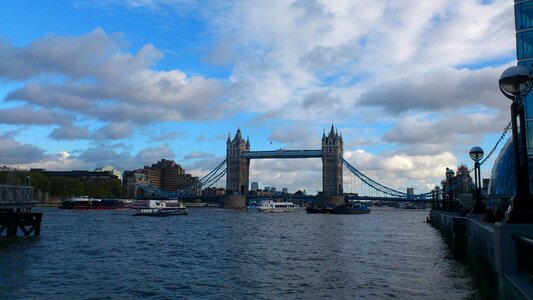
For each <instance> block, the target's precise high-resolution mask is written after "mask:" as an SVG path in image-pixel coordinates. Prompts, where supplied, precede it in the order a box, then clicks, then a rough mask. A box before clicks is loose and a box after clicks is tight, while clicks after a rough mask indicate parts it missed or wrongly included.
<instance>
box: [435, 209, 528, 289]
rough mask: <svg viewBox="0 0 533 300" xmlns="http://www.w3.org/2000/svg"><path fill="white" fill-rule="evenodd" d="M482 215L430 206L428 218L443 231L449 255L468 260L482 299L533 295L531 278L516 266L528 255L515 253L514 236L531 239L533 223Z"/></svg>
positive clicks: (522, 262)
mask: <svg viewBox="0 0 533 300" xmlns="http://www.w3.org/2000/svg"><path fill="white" fill-rule="evenodd" d="M483 217H484V216H483V215H473V214H471V215H468V216H466V217H464V216H460V215H459V213H454V212H445V211H439V210H432V211H431V213H430V216H429V220H428V221H429V222H430V223H431V224H432V225H433V226H435V227H436V228H437V229H438V230H439V231H440V232H441V233H442V235H443V237H444V240H445V241H446V243H447V244H448V246H449V247H450V250H451V251H452V254H453V257H454V258H456V259H460V260H463V261H465V262H466V263H468V264H469V265H470V266H471V267H472V270H473V272H474V275H475V276H476V279H477V283H478V286H479V289H480V292H481V296H482V298H483V299H533V282H531V279H530V277H529V275H528V274H527V273H526V272H524V271H521V270H520V266H523V265H524V264H525V262H524V261H523V260H528V259H531V256H533V252H529V254H527V255H529V257H520V256H519V255H518V254H517V246H516V245H517V241H516V237H517V236H523V237H526V238H529V239H533V224H507V223H504V222H503V223H500V222H498V223H495V224H490V223H486V222H484V221H483Z"/></svg>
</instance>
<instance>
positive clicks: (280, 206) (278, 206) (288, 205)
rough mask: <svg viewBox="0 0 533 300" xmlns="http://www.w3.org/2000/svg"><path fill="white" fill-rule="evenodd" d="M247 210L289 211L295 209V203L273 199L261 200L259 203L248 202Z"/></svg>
mask: <svg viewBox="0 0 533 300" xmlns="http://www.w3.org/2000/svg"><path fill="white" fill-rule="evenodd" d="M247 209H248V210H249V211H257V212H289V211H295V210H296V205H294V203H292V202H276V201H273V200H262V201H260V202H259V203H257V202H253V201H252V202H250V204H249V205H248V206H247Z"/></svg>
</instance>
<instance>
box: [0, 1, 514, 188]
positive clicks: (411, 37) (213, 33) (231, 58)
mask: <svg viewBox="0 0 533 300" xmlns="http://www.w3.org/2000/svg"><path fill="white" fill-rule="evenodd" d="M512 65H516V50H515V34H514V15H513V2H512V1H508V0H494V1H486V0H485V1H474V0H460V1H459V0H437V1H419V0H417V1H415V0H412V1H410V0H402V1H375V0H361V1H357V0H346V1H344V0H336V1H319V0H315V1H313V0H308V1H303V0H297V1H289V0H283V1H276V0H268V1H238V0H235V1H196V0H130V1H126V0H122V1H118V0H117V1H113V0H108V1H96V0H93V1H83V0H72V1H61V0H55V1H30V0H28V1H0V166H2V165H5V166H10V167H17V168H22V169H29V168H45V169H47V170H93V169H95V168H99V167H103V166H106V165H112V166H114V167H115V168H117V169H118V170H120V171H124V170H133V169H138V168H142V167H143V166H145V165H151V164H153V163H156V162H157V161H158V160H160V159H162V158H165V159H172V160H175V161H176V162H177V163H179V164H180V165H182V166H183V167H184V168H185V169H186V171H187V172H188V173H192V174H193V175H194V176H202V175H204V174H206V173H208V172H209V171H210V170H212V169H213V168H214V167H216V166H217V165H218V164H219V163H220V162H222V161H223V160H224V159H225V153H226V140H227V138H228V134H230V135H231V137H232V138H233V136H234V135H235V133H236V131H237V129H238V128H240V129H241V132H242V134H243V136H244V137H245V138H247V137H249V139H250V143H251V150H275V149H279V148H284V149H320V147H321V138H322V133H323V131H324V130H326V132H327V131H329V129H330V128H331V126H332V124H333V125H334V126H335V128H338V130H339V132H340V133H342V136H343V139H344V158H345V159H346V160H348V161H349V162H350V164H351V165H353V166H354V167H355V168H357V169H358V170H360V171H361V172H363V173H364V174H366V175H367V176H369V177H370V178H372V179H374V180H376V181H378V182H380V183H382V184H384V185H387V186H389V187H391V188H394V189H397V190H400V191H405V189H406V188H407V187H414V188H415V193H423V192H427V191H429V190H430V189H432V188H433V187H434V186H436V185H439V184H440V182H441V180H443V179H444V172H445V169H446V167H453V168H456V167H457V166H458V165H460V164H466V165H467V166H468V167H469V168H472V167H473V162H472V160H471V159H470V158H469V157H468V151H469V150H470V149H471V148H472V147H473V146H481V147H482V148H483V149H484V150H485V153H488V152H489V151H490V150H491V149H492V148H493V146H494V145H495V143H496V142H497V140H498V139H499V137H500V135H501V134H502V132H503V131H504V128H505V127H506V126H507V124H508V123H509V121H510V101H509V100H507V99H506V98H505V97H503V95H502V94H501V93H500V91H499V89H498V79H499V77H500V75H501V73H502V72H503V70H505V69H506V68H507V67H509V66H512ZM500 148H501V147H500ZM498 152H499V149H498V150H496V154H495V155H493V156H492V157H491V158H490V159H488V160H487V162H486V163H484V164H483V165H482V167H481V171H482V176H483V177H484V178H488V177H490V171H491V168H492V164H493V161H494V158H495V157H496V155H497V153H498ZM345 177H346V176H345ZM321 180H322V172H321V161H320V159H308V160H305V159H296V160H252V162H251V169H250V181H258V182H259V185H260V186H261V187H263V186H276V187H278V189H281V188H282V187H287V188H288V189H289V191H296V190H297V189H306V190H307V191H308V193H315V192H316V191H318V190H321V189H322V183H321ZM350 180H351V179H349V178H345V191H346V190H347V189H346V187H347V186H348V185H349V182H348V181H350Z"/></svg>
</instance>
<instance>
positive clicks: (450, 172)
mask: <svg viewBox="0 0 533 300" xmlns="http://www.w3.org/2000/svg"><path fill="white" fill-rule="evenodd" d="M454 175H455V172H454V171H453V170H452V169H450V168H446V180H447V181H448V205H447V207H446V210H447V211H453V192H452V177H453V176H454Z"/></svg>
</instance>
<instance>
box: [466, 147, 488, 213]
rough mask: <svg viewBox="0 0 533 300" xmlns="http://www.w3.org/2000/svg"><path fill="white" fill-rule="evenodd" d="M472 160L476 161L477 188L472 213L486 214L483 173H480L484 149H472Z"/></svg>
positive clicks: (475, 182)
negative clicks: (482, 195) (483, 195)
mask: <svg viewBox="0 0 533 300" xmlns="http://www.w3.org/2000/svg"><path fill="white" fill-rule="evenodd" d="M469 154H470V158H471V159H472V160H473V161H474V177H475V180H474V184H475V187H476V190H475V193H474V195H475V196H474V197H475V199H474V200H475V202H474V208H473V209H472V213H474V214H481V213H484V212H485V206H484V205H483V202H481V171H480V168H479V166H480V164H479V161H480V160H481V159H482V158H483V155H484V154H485V153H484V152H483V149H481V147H479V146H475V147H472V149H470V153H469Z"/></svg>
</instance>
